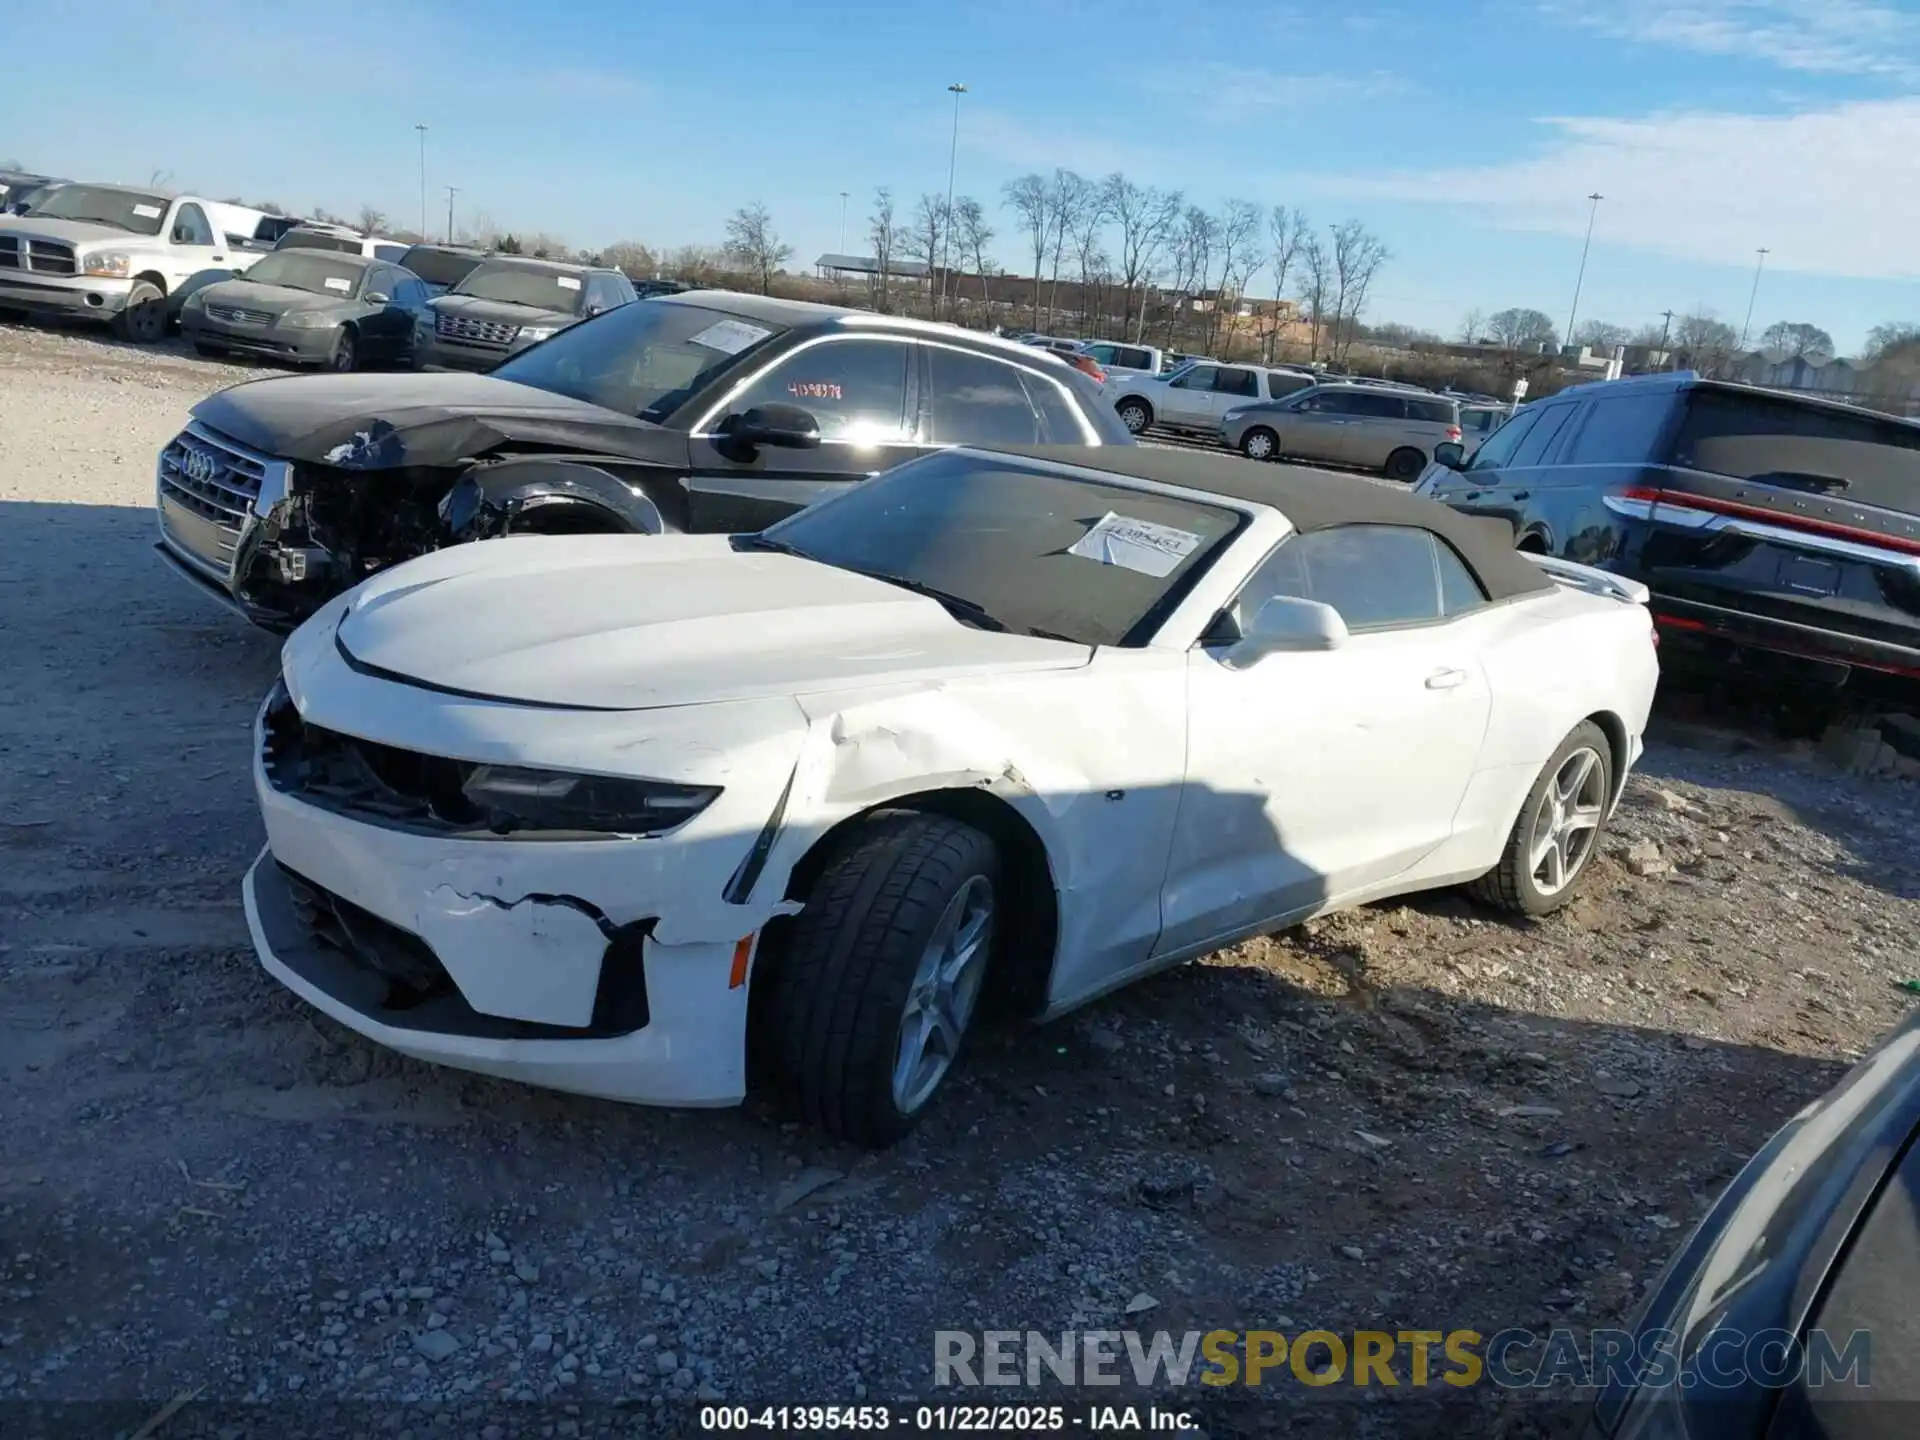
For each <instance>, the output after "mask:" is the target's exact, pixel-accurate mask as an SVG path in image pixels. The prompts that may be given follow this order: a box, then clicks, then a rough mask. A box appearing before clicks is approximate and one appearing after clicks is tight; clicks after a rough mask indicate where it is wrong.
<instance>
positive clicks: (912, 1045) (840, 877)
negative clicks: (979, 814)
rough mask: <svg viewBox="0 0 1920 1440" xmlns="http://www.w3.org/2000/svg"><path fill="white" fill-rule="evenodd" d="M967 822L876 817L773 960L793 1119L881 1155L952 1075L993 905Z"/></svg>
mask: <svg viewBox="0 0 1920 1440" xmlns="http://www.w3.org/2000/svg"><path fill="white" fill-rule="evenodd" d="M1000 875H1001V870H1000V860H999V855H998V852H997V850H996V848H995V846H994V843H993V841H992V840H991V839H990V838H989V837H988V836H987V835H985V834H983V833H982V832H981V831H979V830H976V829H974V828H973V827H972V826H971V825H965V824H962V823H961V822H960V821H958V820H951V819H948V818H946V817H945V816H941V815H925V814H921V813H919V812H916V811H904V810H894V811H885V810H883V811H877V812H875V813H874V814H872V815H870V816H868V817H866V818H865V819H863V820H861V821H859V822H857V825H856V827H855V829H854V830H853V832H852V833H851V834H850V835H848V836H847V837H846V838H845V840H844V841H843V842H842V843H841V844H840V845H838V846H837V848H836V849H835V851H834V853H833V855H832V856H831V857H830V858H829V859H828V861H827V863H826V866H825V868H824V869H823V870H822V871H821V873H820V876H819V878H818V879H817V880H816V881H815V882H814V885H813V888H812V890H811V892H810V893H809V894H808V896H807V898H806V908H805V909H804V910H802V911H801V912H800V914H799V915H797V916H795V917H794V919H793V920H792V922H791V925H790V928H789V930H788V932H787V935H786V936H785V940H784V944H783V945H782V947H781V950H780V953H779V954H778V955H777V956H776V957H775V959H774V966H775V969H774V975H773V980H772V987H771V990H770V992H769V993H768V995H767V997H766V998H767V1003H768V1005H769V1007H770V1014H769V1015H768V1017H767V1019H768V1020H769V1021H770V1024H769V1026H768V1029H767V1035H768V1039H769V1040H770V1042H771V1047H772V1050H773V1054H774V1056H775V1057H776V1059H777V1062H778V1066H779V1068H780V1070H781V1071H782V1072H783V1073H784V1075H785V1078H786V1080H787V1083H788V1084H789V1085H790V1086H791V1087H792V1089H793V1091H794V1093H795V1094H796V1096H797V1098H798V1100H799V1104H800V1110H801V1113H802V1115H803V1116H804V1117H805V1118H806V1120H807V1121H808V1122H809V1123H810V1124H813V1125H817V1126H819V1127H820V1128H821V1129H823V1130H825V1131H827V1132H828V1133H829V1134H831V1135H833V1136H835V1137H837V1138H839V1139H841V1140H847V1141H851V1142H853V1143H854V1144H858V1145H866V1146H870V1147H873V1148H876V1149H878V1148H881V1147H884V1146H887V1145H891V1144H893V1143H894V1142H895V1141H897V1140H899V1139H900V1138H901V1137H902V1136H904V1135H905V1134H906V1133H907V1132H908V1131H909V1130H910V1129H912V1128H913V1125H914V1123H915V1122H916V1121H917V1120H918V1119H919V1117H920V1116H921V1114H923V1113H924V1112H925V1110H926V1108H927V1105H928V1103H929V1102H930V1101H931V1100H932V1098H933V1096H934V1094H935V1093H936V1092H937V1091H938V1089H939V1087H940V1085H941V1083H942V1082H943V1081H944V1080H945V1079H946V1077H947V1075H948V1074H949V1073H950V1072H951V1070H952V1067H953V1063H954V1061H955V1060H956V1059H957V1058H958V1056H959V1053H960V1049H961V1046H962V1044H963V1042H964V1041H965V1039H966V1035H967V1027H968V1025H969V1023H970V1022H971V1021H972V1019H973V1016H974V1012H975V1010H976V1009H977V1008H978V1002H979V999H980V995H981V991H982V989H983V986H984V982H985V979H986V971H987V964H988V961H989V959H990V957H991V952H992V948H993V941H994V933H995V930H996V928H997V927H996V921H997V920H998V918H999V913H998V912H999V907H1000V903H1001V898H1002V893H1003V891H1002V886H1001V882H1000Z"/></svg>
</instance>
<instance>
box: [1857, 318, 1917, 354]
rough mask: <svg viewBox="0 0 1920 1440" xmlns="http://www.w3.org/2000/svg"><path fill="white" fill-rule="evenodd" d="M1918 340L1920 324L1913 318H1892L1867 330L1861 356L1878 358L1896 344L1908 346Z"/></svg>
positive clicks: (1902, 346)
mask: <svg viewBox="0 0 1920 1440" xmlns="http://www.w3.org/2000/svg"><path fill="white" fill-rule="evenodd" d="M1916 340H1920V324H1916V323H1914V322H1913V321H1911V320H1890V321H1888V322H1887V323H1886V324H1884V325H1876V326H1874V327H1873V328H1872V329H1871V330H1869V331H1868V332H1867V344H1866V348H1865V349H1864V350H1862V351H1861V352H1860V358H1861V359H1863V360H1869V361H1872V360H1878V359H1879V358H1880V357H1881V356H1882V355H1885V354H1886V353H1887V352H1888V351H1889V350H1892V349H1893V348H1895V347H1896V346H1899V347H1901V348H1906V347H1909V346H1911V345H1912V344H1913V342H1914V341H1916Z"/></svg>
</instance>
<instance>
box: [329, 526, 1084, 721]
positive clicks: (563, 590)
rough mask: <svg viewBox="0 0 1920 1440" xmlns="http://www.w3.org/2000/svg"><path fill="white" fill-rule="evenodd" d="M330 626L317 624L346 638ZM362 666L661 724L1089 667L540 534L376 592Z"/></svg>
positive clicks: (819, 589) (746, 561)
mask: <svg viewBox="0 0 1920 1440" xmlns="http://www.w3.org/2000/svg"><path fill="white" fill-rule="evenodd" d="M333 613H335V612H332V611H328V612H326V615H325V616H322V617H316V621H317V623H326V624H331V623H333V622H332V620H331V619H328V618H326V617H327V616H331V615H332V614H333ZM338 623H339V629H338V631H337V632H336V641H337V644H338V646H339V648H340V650H341V651H342V652H343V654H344V655H345V656H346V657H347V658H348V660H349V663H351V664H352V665H354V666H355V668H357V669H360V670H362V671H369V672H375V673H380V674H383V675H386V676H389V677H391V678H394V679H400V680H405V681H409V682H411V683H414V684H418V685H422V686H425V687H427V688H430V689H438V690H445V691H450V692H453V693H457V694H463V695H473V696H478V697H482V698H486V699H496V700H510V701H521V702H525V703H528V704H535V705H551V706H561V707H566V708H572V709H585V710H647V709H656V708H662V707H666V706H677V705H702V704H713V703H716V702H722V701H729V700H747V699H759V698H765V697H768V696H775V695H802V694H808V693H811V692H816V691H820V690H838V689H845V688H851V687H856V686H869V685H901V684H915V685H926V684H932V683H936V682H938V681H941V680H947V679H954V678H959V677H963V676H968V675H978V674H985V673H1005V672H1008V671H1029V670H1054V669H1069V668H1074V667H1078V666H1081V665H1084V664H1086V663H1087V661H1088V659H1089V658H1091V655H1092V651H1091V650H1090V648H1089V647H1087V646H1084V645H1075V644H1070V643H1068V642H1065V641H1059V640H1043V639H1037V638H1034V637H1030V636H1023V635H1008V634H1002V633H998V632H994V631H987V630H978V629H974V628H972V627H971V626H967V625H963V624H961V623H960V622H959V621H958V620H955V619H954V618H953V617H952V616H951V615H950V614H948V612H947V611H946V609H945V608H944V607H942V606H941V605H940V604H938V603H937V602H935V601H933V600H928V599H924V598H922V597H920V596H917V595H913V594H910V593H909V592H907V591H905V590H902V589H900V588H899V587H898V586H895V585H889V584H887V583H886V582H884V581H881V580H874V579H870V578H869V577H867V576H864V575H857V574H855V573H853V572H852V571H848V570H839V569H836V568H834V567H833V566H830V565H822V564H819V563H816V562H815V561H812V560H805V559H801V558H799V557H798V556H793V555H780V554H774V553H768V552H763V551H736V550H735V549H734V548H733V547H732V545H731V544H730V543H729V541H728V539H727V537H726V536H723V535H660V536H638V535H585V536H558V535H556V536H538V535H528V536H522V537H519V538H516V539H514V540H511V541H499V542H493V543H488V544H481V545H460V546H455V547H453V548H451V549H447V550H441V551H438V552H436V553H435V554H432V555H428V556H425V557H422V558H421V559H419V560H415V561H411V562H409V563H407V564H405V565H401V566H398V567H396V568H394V569H392V570H387V571H384V572H382V573H381V574H379V575H377V576H375V577H374V578H373V579H371V580H369V581H367V582H366V583H365V584H363V585H362V586H361V587H360V588H359V589H358V590H356V591H355V592H353V596H352V598H351V599H350V601H349V602H348V606H347V609H346V611H345V613H344V614H343V615H342V616H341V617H340V619H339V622H338Z"/></svg>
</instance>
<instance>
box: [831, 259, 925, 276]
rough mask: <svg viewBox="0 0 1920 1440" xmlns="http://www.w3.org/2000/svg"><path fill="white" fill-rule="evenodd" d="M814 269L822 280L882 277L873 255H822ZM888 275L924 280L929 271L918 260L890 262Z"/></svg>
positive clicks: (878, 262)
mask: <svg viewBox="0 0 1920 1440" xmlns="http://www.w3.org/2000/svg"><path fill="white" fill-rule="evenodd" d="M813 268H814V271H815V272H816V273H817V274H818V275H819V276H820V278H821V279H822V280H853V279H859V280H877V279H878V278H879V277H880V261H879V259H878V258H876V257H875V256H872V255H822V256H821V257H820V258H819V259H818V260H816V261H814V262H813ZM887 274H888V275H897V276H899V277H900V278H901V279H903V280H924V279H926V278H927V274H928V271H927V267H926V266H925V265H923V264H921V263H920V262H919V261H918V260H889V261H888V262H887Z"/></svg>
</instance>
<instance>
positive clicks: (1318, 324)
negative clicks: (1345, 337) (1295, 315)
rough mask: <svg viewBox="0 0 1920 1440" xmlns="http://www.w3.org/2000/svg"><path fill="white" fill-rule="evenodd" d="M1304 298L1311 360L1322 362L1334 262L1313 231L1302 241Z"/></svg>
mask: <svg viewBox="0 0 1920 1440" xmlns="http://www.w3.org/2000/svg"><path fill="white" fill-rule="evenodd" d="M1300 270H1301V284H1302V289H1301V292H1300V298H1301V299H1302V300H1304V301H1305V302H1306V308H1307V323H1308V324H1309V325H1311V326H1312V327H1313V328H1312V331H1311V332H1310V338H1309V339H1308V342H1307V358H1308V359H1309V360H1318V359H1319V358H1320V334H1321V331H1322V330H1323V329H1325V328H1326V325H1327V319H1328V317H1327V297H1328V295H1329V293H1330V292H1331V291H1332V289H1333V261H1332V258H1331V257H1330V256H1329V255H1328V254H1327V247H1326V245H1325V244H1324V243H1322V241H1321V239H1320V237H1319V236H1318V235H1317V234H1315V233H1314V232H1313V231H1311V230H1309V231H1307V232H1306V233H1305V234H1304V235H1302V236H1301V237H1300Z"/></svg>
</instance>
